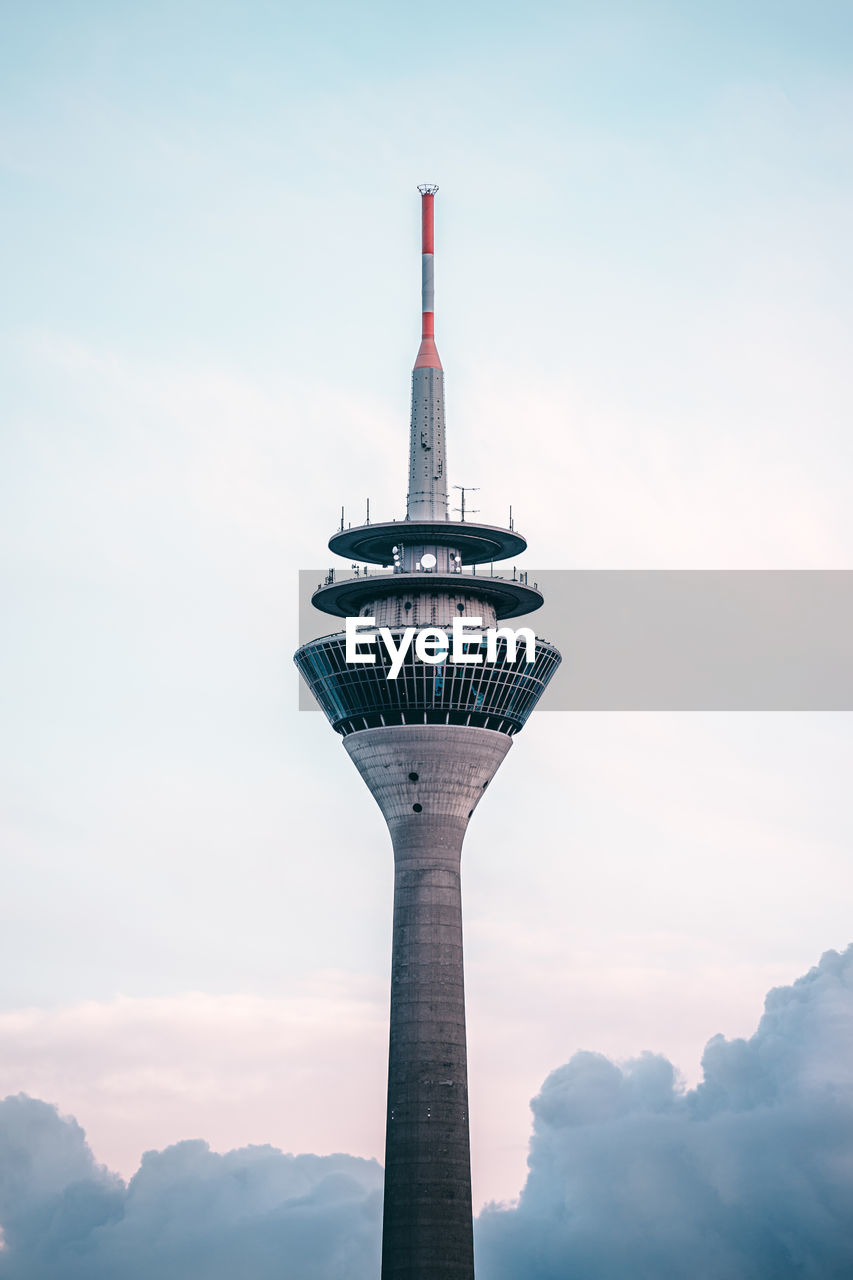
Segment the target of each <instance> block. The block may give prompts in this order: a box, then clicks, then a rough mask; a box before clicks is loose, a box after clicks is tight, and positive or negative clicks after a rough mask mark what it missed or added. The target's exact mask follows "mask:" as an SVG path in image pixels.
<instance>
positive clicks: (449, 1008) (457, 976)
mask: <svg viewBox="0 0 853 1280" xmlns="http://www.w3.org/2000/svg"><path fill="white" fill-rule="evenodd" d="M344 745H345V746H346V749H347V751H348V753H349V755H350V758H351V759H352V761H353V763H354V764H355V766H356V768H357V769H358V771H359V773H360V774H361V776H362V777H363V778H364V781H365V782H366V783H367V785H368V787H369V788H370V791H371V793H372V795H373V797H374V799H375V800H376V802H377V804H378V805H379V807H380V809H381V810H382V813H383V816H384V817H385V821H386V822H387V824H388V829H389V831H390V833H391V839H392V843H393V847H394V934H393V939H394V940H393V945H392V957H391V1034H390V1044H389V1055H388V1110H387V1117H386V1129H385V1205H384V1220H383V1230H382V1280H472V1278H473V1275H474V1250H473V1234H472V1206H471V1160H470V1150H469V1137H468V1069H467V1050H466V1039H465V989H464V977H463V965H462V896H461V889H460V857H461V853H462V842H463V840H464V838H465V831H466V829H467V826H468V821H469V819H470V817H471V814H472V813H473V812H474V809H475V808H476V807H477V804H478V803H479V801H480V800H481V798H482V796H483V795H484V793H485V789H486V787H487V786H488V784H489V783H490V782H491V780H492V778H493V777H494V776H495V773H496V772H497V769H498V767H499V766H500V764H501V762H502V761H503V759H504V757H505V756H506V754H507V752H508V751H509V749H510V746H511V745H512V738H510V737H508V736H507V735H505V734H502V733H496V732H494V731H492V730H488V729H471V728H461V727H457V728H451V727H447V726H437V725H405V726H399V727H396V728H393V729H369V730H367V731H364V732H361V733H354V734H351V735H350V736H349V737H347V738H345V739H344Z"/></svg>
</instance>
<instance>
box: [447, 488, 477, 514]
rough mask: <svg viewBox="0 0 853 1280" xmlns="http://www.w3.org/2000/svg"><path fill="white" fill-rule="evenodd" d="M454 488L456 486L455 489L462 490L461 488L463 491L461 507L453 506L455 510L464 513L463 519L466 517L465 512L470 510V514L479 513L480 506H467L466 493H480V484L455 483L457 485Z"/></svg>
mask: <svg viewBox="0 0 853 1280" xmlns="http://www.w3.org/2000/svg"><path fill="white" fill-rule="evenodd" d="M453 488H454V489H460V490H461V492H462V506H461V507H454V508H453V510H454V511H461V513H462V519H463V520H464V519H465V512H466V511H467V512H468V514H469V515H477V514H478V513H479V510H480V508H479V507H466V506H465V494H466V493H479V492H480V486H479V485H478V484H474V485H472V484H467V485H466V484H455V485H454V486H453Z"/></svg>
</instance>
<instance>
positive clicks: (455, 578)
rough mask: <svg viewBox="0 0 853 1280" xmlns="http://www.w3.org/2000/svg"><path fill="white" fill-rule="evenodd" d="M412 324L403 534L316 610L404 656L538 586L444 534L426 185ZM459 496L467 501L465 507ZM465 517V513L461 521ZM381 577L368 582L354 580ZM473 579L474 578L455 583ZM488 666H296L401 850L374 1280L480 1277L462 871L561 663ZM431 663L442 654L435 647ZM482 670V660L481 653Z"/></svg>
mask: <svg viewBox="0 0 853 1280" xmlns="http://www.w3.org/2000/svg"><path fill="white" fill-rule="evenodd" d="M418 189H419V191H420V193H421V216H422V285H423V290H422V307H421V310H422V327H421V345H420V348H419V350H418V355H417V359H416V360H415V367H414V370H413V373H412V418H411V431H410V436H409V495H408V500H407V507H406V517H405V520H400V521H389V522H385V523H372V524H371V523H370V521H369V517H368V521H367V522H366V523H365V524H363V525H360V526H358V527H357V528H352V527H349V528H346V529H345V528H344V527H343V519H342V520H341V527H340V529H339V530H338V531H337V532H336V533H335V534H334V535H333V536H332V538H331V539H330V540H329V548H330V549H331V550H332V551H333V552H335V554H336V555H340V556H343V557H344V558H345V559H346V560H347V561H348V562H350V563H353V562H360V563H359V567H358V569H357V571H356V574H355V576H352V577H348V578H341V579H339V578H338V577H337V575H336V574H335V572H334V570H332V571H331V572H330V573H329V576H328V578H327V579H326V582H325V583H324V584H323V585H322V586H320V587H319V588H318V589H317V591H316V592H315V593H314V595H313V597H312V602H313V604H314V605H315V607H316V608H318V609H321V610H323V611H324V612H326V613H329V614H332V615H333V616H334V617H337V618H346V617H356V616H361V617H371V618H375V620H376V621H375V626H376V627H388V628H389V629H390V630H391V632H392V633H393V635H394V636H395V639H396V641H397V643H399V638H400V634H401V633H402V632H403V630H404V628H406V627H416V628H425V627H437V628H442V629H444V630H446V631H448V632H450V629H451V627H452V623H453V619H454V618H457V617H462V618H481V619H482V627H483V628H486V627H492V626H495V625H496V624H497V622H498V621H499V620H503V619H508V618H514V617H518V616H519V615H522V614H528V613H531V612H532V611H533V610H534V609H538V608H539V606H540V605H541V604H542V595H541V593H540V592H539V590H538V589H537V587H536V586H535V585H534V586H529V585H528V584H527V582H526V575H521V578H518V577H517V576H516V571H515V570H513V574H512V577H509V576H508V575H507V576H496V575H495V574H494V571H493V569H492V570H491V571H489V570H487V571H486V572H485V573H483V572H481V573H479V574H478V573H477V572H476V566H477V565H488V566H491V565H493V563H494V562H495V561H501V560H506V559H508V558H509V557H515V556H517V555H518V554H519V553H520V552H522V551H523V550H524V549H525V547H526V546H527V543H526V541H525V539H524V538H523V537H522V536H521V534H519V533H518V532H517V531H516V530H515V529H504V528H498V527H494V526H492V525H485V524H477V523H474V522H472V521H471V520H470V519H469V520H464V519H461V520H458V521H457V520H451V518H450V514H449V511H448V486H447V465H446V442H445V422H444V372H443V370H442V367H441V361H440V360H439V357H438V351H437V349H436V345H435V324H434V314H435V313H434V304H433V261H434V259H433V212H434V204H435V193H436V191H437V190H438V188H437V187H435V186H431V185H429V186H427V185H424V186H421V187H419V188H418ZM463 496H464V495H463ZM463 514H464V513H463ZM361 565H365V566H366V565H375V566H378V569H376V570H374V569H371V570H368V569H367V568H366V567H365V568H364V569H362V568H361V567H360V566H361ZM466 570H470V571H468V572H466ZM496 653H497V660H496V661H495V662H485V661H482V662H471V663H453V662H451V661H449V660H446V661H444V662H439V663H438V664H437V665H435V664H432V663H428V662H423V661H421V660H420V659H419V658H418V657H417V655H416V652H415V649H414V646H412V647H411V648H409V650H408V652H407V655H406V658H405V660H404V662H403V665H402V667H401V669H400V672H399V675H398V677H397V678H396V679H389V678H388V676H389V670H390V659H389V657H388V655H387V653H386V652H385V650H384V648H383V646H382V645H381V644H379V645H377V646H376V661H375V663H372V664H371V663H352V662H350V663H347V661H346V646H345V636H344V633H343V632H338V633H336V634H335V635H330V636H324V637H322V638H321V639H319V640H313V641H311V642H310V643H309V644H306V645H303V646H302V648H300V649H299V650H298V652H297V653H296V655H295V661H296V665H297V666H298V668H299V670H300V672H301V673H302V675H303V676H304V678H305V680H306V682H307V684H308V685H309V687H310V689H311V691H312V693H313V695H314V697H315V698H316V699H317V701H318V702H319V704H320V706H321V707H322V709H323V711H324V712H325V713H326V715H327V717H328V718H329V720H330V721H331V723H332V725H333V727H334V729H335V730H336V732H337V733H339V734H340V735H341V737H342V738H343V744H344V747H345V749H346V751H347V752H348V754H349V756H350V758H351V759H352V761H353V763H354V765H355V766H356V768H357V769H358V771H359V773H360V774H361V776H362V778H363V779H364V781H365V782H366V783H367V785H368V787H369V788H370V792H371V794H372V795H373V797H374V799H375V800H376V802H377V804H378V805H379V807H380V809H381V810H382V814H383V816H384V818H385V821H386V823H387V824H388V829H389V831H390V834H391V841H392V844H393V849H394V924H393V943H392V958H391V1035H390V1051H389V1061H388V1111H387V1119H386V1145H385V1202H384V1214H383V1226H382V1280H473V1275H474V1251H473V1234H472V1211H471V1164H470V1154H469V1140H468V1070H467V1058H466V1045H465V997H464V985H463V970H462V900H461V894H460V857H461V852H462V842H463V840H464V838H465V831H466V829H467V826H468V822H469V820H470V818H471V815H472V814H473V812H474V810H475V809H476V807H477V805H478V804H479V802H480V800H481V799H482V797H483V795H484V794H485V791H486V788H487V787H488V785H489V783H490V782H491V781H492V779H493V778H494V776H495V773H496V772H497V770H498V767H499V765H500V764H501V761H502V760H503V758H504V756H505V755H506V754H507V752H508V751H509V749H510V747H511V746H512V741H513V737H514V735H515V734H516V733H517V732H518V731H519V729H521V728H522V726H523V725H524V723H525V721H526V720H527V717H528V716H529V715H530V712H531V711H532V710H533V708H534V707H535V705H536V703H537V702H538V701H539V698H540V696H541V694H542V692H543V690H544V688H545V686H546V684H547V683H548V681H549V680H550V678H551V676H552V675H553V674H554V671H555V670H556V668H557V666H558V665H559V662H560V654H559V653H558V651H557V650H556V649H555V648H554V647H553V645H551V644H549V643H548V642H546V641H544V640H540V639H537V641H536V656H535V661H533V662H531V663H527V662H526V661H525V660H524V656H523V650H520V652H519V656H518V660H517V661H510V658H511V657H512V656H513V654H512V652H511V650H510V651H509V652H508V646H507V642H506V638H503V637H500V636H499V637H498V641H497V649H496ZM433 656H435V651H433ZM480 656H481V657H482V656H483V655H480Z"/></svg>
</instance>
